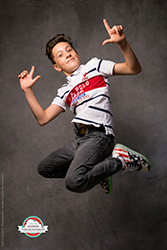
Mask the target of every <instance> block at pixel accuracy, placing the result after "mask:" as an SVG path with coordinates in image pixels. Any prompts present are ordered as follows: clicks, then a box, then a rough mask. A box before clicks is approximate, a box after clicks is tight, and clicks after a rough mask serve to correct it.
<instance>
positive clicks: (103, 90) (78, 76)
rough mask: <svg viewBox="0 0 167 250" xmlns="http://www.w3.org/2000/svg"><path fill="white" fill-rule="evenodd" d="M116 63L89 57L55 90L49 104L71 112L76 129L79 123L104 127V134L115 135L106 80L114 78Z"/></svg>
mask: <svg viewBox="0 0 167 250" xmlns="http://www.w3.org/2000/svg"><path fill="white" fill-rule="evenodd" d="M114 65H115V63H114V62H112V61H107V60H100V59H97V58H92V59H91V60H90V61H88V62H87V63H86V64H85V65H80V66H79V68H78V69H77V70H76V71H75V72H74V73H73V74H72V75H71V76H69V77H67V83H66V84H64V85H63V86H62V87H61V88H59V89H58V92H57V95H56V97H55V98H54V100H53V102H52V104H56V105H58V106H60V107H62V108H63V109H64V110H66V108H67V107H69V108H70V110H71V111H72V112H73V113H74V115H75V117H74V119H73V120H72V122H73V123H74V125H75V127H76V128H78V127H79V124H80V123H82V124H87V125H94V126H95V127H100V126H101V125H103V126H104V127H105V131H106V134H112V135H113V136H114V127H113V115H112V107H111V101H110V91H109V81H108V77H109V76H113V67H114Z"/></svg>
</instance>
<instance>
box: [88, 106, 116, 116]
mask: <svg viewBox="0 0 167 250" xmlns="http://www.w3.org/2000/svg"><path fill="white" fill-rule="evenodd" d="M89 108H91V109H95V110H98V111H100V112H105V113H108V114H110V115H111V116H113V115H112V113H111V112H110V111H108V110H106V109H101V108H97V107H93V106H89Z"/></svg>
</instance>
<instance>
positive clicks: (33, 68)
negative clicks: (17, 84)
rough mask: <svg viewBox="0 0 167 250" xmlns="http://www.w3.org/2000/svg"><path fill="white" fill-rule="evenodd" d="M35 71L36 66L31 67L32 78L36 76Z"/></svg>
mask: <svg viewBox="0 0 167 250" xmlns="http://www.w3.org/2000/svg"><path fill="white" fill-rule="evenodd" d="M34 70H35V67H34V66H32V67H31V70H30V75H31V76H33V74H34Z"/></svg>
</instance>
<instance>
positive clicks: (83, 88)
mask: <svg viewBox="0 0 167 250" xmlns="http://www.w3.org/2000/svg"><path fill="white" fill-rule="evenodd" d="M102 87H106V83H105V81H104V78H103V77H102V76H95V77H93V78H91V79H89V80H88V81H86V82H82V83H79V84H78V85H77V86H75V87H74V88H73V89H72V90H71V91H70V92H69V94H68V96H67V97H66V103H67V105H68V106H69V107H70V105H71V103H72V101H73V100H74V99H75V98H77V97H78V96H80V95H81V94H83V93H84V92H87V91H90V90H93V89H97V88H102Z"/></svg>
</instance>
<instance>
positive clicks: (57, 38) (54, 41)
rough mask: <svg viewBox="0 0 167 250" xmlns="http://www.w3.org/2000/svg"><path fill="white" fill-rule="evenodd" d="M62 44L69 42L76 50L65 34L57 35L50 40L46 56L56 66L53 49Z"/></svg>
mask: <svg viewBox="0 0 167 250" xmlns="http://www.w3.org/2000/svg"><path fill="white" fill-rule="evenodd" d="M60 42H67V43H68V44H70V46H71V47H72V48H73V49H74V47H73V44H72V41H71V38H70V37H66V36H65V35H64V34H57V35H56V36H55V37H53V38H52V39H50V40H49V42H48V43H47V44H46V55H47V56H48V58H49V59H50V60H51V62H52V63H53V64H55V63H56V62H55V60H54V58H53V54H52V49H53V47H54V46H55V45H56V44H58V43H60ZM74 50H75V49H74Z"/></svg>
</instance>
